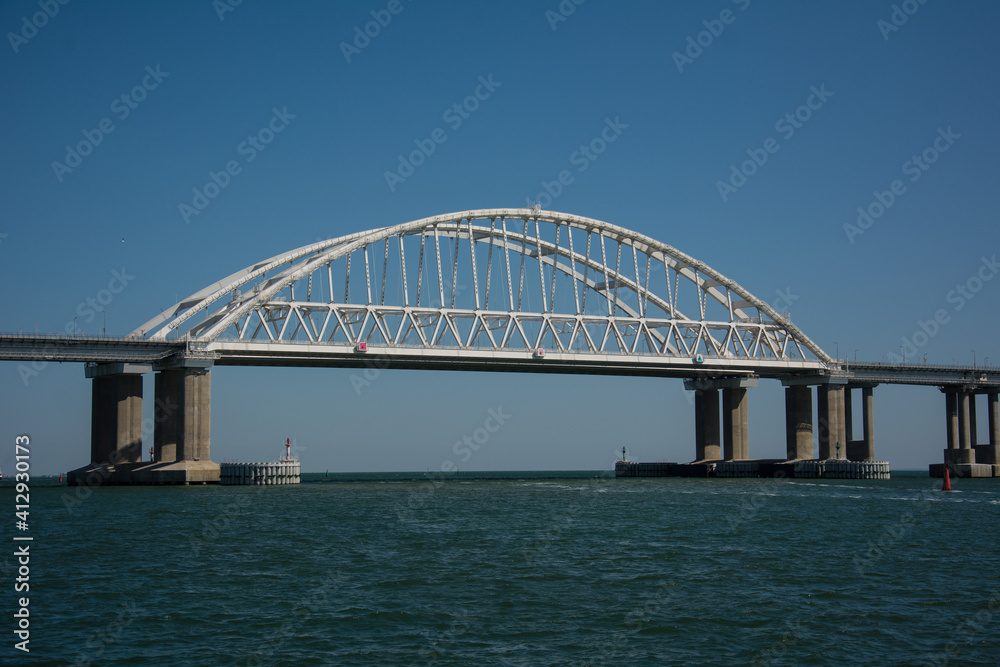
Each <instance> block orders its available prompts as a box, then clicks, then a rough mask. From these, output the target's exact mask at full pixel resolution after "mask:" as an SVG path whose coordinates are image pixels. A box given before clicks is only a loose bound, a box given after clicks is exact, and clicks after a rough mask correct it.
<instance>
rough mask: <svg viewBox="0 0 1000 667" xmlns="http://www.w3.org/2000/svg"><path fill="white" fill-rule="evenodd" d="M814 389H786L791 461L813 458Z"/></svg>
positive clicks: (787, 442) (786, 417)
mask: <svg viewBox="0 0 1000 667" xmlns="http://www.w3.org/2000/svg"><path fill="white" fill-rule="evenodd" d="M812 421H813V420H812V389H811V388H810V387H809V386H807V385H797V386H792V387H786V388H785V436H786V439H785V442H786V456H787V457H788V459H789V460H795V459H811V458H812V457H813V423H812Z"/></svg>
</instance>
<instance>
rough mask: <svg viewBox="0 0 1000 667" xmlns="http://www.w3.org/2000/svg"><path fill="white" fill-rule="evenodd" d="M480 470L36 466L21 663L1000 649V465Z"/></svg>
mask: <svg viewBox="0 0 1000 667" xmlns="http://www.w3.org/2000/svg"><path fill="white" fill-rule="evenodd" d="M557 475H558V474H557ZM592 475H593V474H592ZM462 476H463V478H464V479H461V480H459V481H449V482H447V483H443V484H433V483H431V482H428V481H396V480H392V481H377V480H375V479H372V478H367V481H343V480H344V479H345V476H331V478H330V479H336V480H338V481H336V482H327V481H326V478H325V477H324V475H322V474H320V475H309V476H306V479H307V480H312V481H311V482H310V483H303V484H302V485H299V486H287V487H264V488H259V487H258V488H250V487H189V488H171V487H159V488H154V487H150V488H107V489H97V490H95V491H93V493H92V494H91V495H89V496H87V497H84V498H78V497H77V491H76V490H74V489H67V488H65V487H63V486H59V485H56V484H55V483H54V481H53V482H49V483H48V484H49V485H48V486H46V485H45V484H46V482H44V481H41V480H35V481H34V482H33V488H32V494H31V505H32V509H31V512H32V514H31V517H32V523H31V531H30V532H31V535H33V536H34V542H33V543H32V546H31V550H32V560H31V583H30V585H31V591H30V610H31V643H30V647H31V654H30V655H25V654H23V653H20V652H18V651H15V650H14V648H13V644H14V641H16V640H15V638H14V637H13V632H12V631H13V628H14V622H13V619H12V616H11V614H12V612H13V610H14V609H15V602H14V597H15V595H14V593H13V590H12V589H13V576H14V575H13V574H12V572H11V571H10V570H8V571H6V572H4V573H3V589H4V591H5V592H4V595H3V598H2V600H3V608H4V611H3V614H2V617H3V618H5V619H7V620H6V621H4V623H6V624H7V626H8V627H7V628H4V629H3V633H2V634H0V636H3V637H4V638H5V639H4V642H3V645H2V646H0V662H2V664H52V665H64V664H89V665H264V664H268V665H278V664H280V665H323V664H343V665H429V664H452V665H465V664H477V665H580V664H593V665H663V664H678V665H681V664H686V665H719V664H730V665H845V664H854V665H885V664H892V665H945V664H950V665H997V664H1000V480H959V481H956V483H955V489H956V490H955V492H953V493H951V494H943V493H941V492H940V491H938V490H937V489H938V488H939V486H940V481H939V480H930V479H928V478H927V477H926V475H916V474H911V475H909V476H907V475H900V474H898V473H897V474H896V475H895V477H894V479H892V480H889V481H872V482H861V481H853V480H842V481H834V480H831V481H809V480H799V481H794V480H792V481H782V480H736V479H734V480H688V479H647V480H643V479H622V480H615V479H594V478H593V477H591V478H589V479H581V478H573V477H574V474H569V473H564V474H562V478H557V479H541V478H539V477H547V476H550V475H530V474H521V475H520V476H521V477H523V479H497V478H496V477H498V475H496V474H493V475H492V476H493V477H494V479H468V478H471V477H473V476H474V474H473V473H462ZM575 476H576V477H579V476H580V474H576V475H575ZM355 477H357V476H355ZM379 477H383V478H385V477H389V476H379ZM405 477H409V478H414V477H419V475H416V476H414V475H408V476H407V475H402V476H397V480H398V479H399V478H405ZM81 495H86V494H85V493H83V494H81ZM0 501H2V502H0V506H2V507H8V508H10V514H11V515H13V504H14V498H13V489H11V488H10V486H9V482H8V480H5V481H4V482H3V485H2V487H0ZM9 518H10V520H9V521H6V520H5V521H4V525H5V528H4V530H3V533H2V536H3V540H4V543H5V544H6V545H8V546H7V547H6V548H5V549H4V552H3V553H4V555H5V556H6V564H7V565H8V566H9V565H11V564H12V560H13V559H12V558H11V557H10V554H11V553H12V552H13V548H12V547H11V546H10V545H13V544H14V543H13V542H12V541H11V535H12V533H13V528H12V525H13V516H10V517H9ZM3 565H4V560H3V558H0V568H2V566H3Z"/></svg>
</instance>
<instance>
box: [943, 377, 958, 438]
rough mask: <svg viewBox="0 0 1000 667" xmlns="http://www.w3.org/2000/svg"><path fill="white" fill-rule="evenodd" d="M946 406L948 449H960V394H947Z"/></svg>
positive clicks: (951, 392)
mask: <svg viewBox="0 0 1000 667" xmlns="http://www.w3.org/2000/svg"><path fill="white" fill-rule="evenodd" d="M944 404H945V416H946V418H947V421H948V449H958V394H956V393H955V392H953V391H948V392H945V395H944Z"/></svg>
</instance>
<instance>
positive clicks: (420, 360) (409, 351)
mask: <svg viewBox="0 0 1000 667" xmlns="http://www.w3.org/2000/svg"><path fill="white" fill-rule="evenodd" d="M186 359H199V360H202V361H203V363H202V364H201V365H205V366H211V365H216V366H279V367H280V366H288V367H292V366H297V367H302V366H306V367H339V368H365V367H367V366H372V365H376V364H377V365H379V366H380V367H382V366H384V365H385V364H388V365H390V366H391V367H392V368H398V369H414V370H466V371H495V372H528V373H570V374H573V373H575V374H587V375H643V376H655V377H674V378H686V379H691V378H713V377H731V376H755V377H759V378H769V379H779V380H781V379H785V380H789V379H792V378H795V377H803V378H810V377H813V376H832V377H840V378H843V379H844V381H845V382H847V383H850V384H857V385H861V384H869V383H874V384H907V385H927V386H939V387H942V388H945V387H962V386H968V387H974V388H976V389H977V390H980V391H988V390H989V389H990V388H992V389H993V390H998V389H1000V368H992V367H991V368H984V367H982V366H929V365H927V364H882V363H872V362H861V363H849V362H845V363H843V364H841V365H839V366H830V365H829V364H825V363H822V362H820V361H813V360H794V361H785V360H779V359H766V360H759V359H741V358H735V357H729V358H715V357H704V358H703V361H702V362H701V363H695V361H694V360H693V359H691V358H688V357H663V356H659V355H642V354H637V355H621V354H590V353H581V352H562V353H560V352H558V351H552V350H548V351H546V352H545V354H544V356H543V357H541V358H539V357H538V356H536V355H535V354H533V353H532V352H531V351H523V352H515V351H506V350H505V351H491V350H485V349H484V350H482V351H481V352H480V353H478V354H474V355H473V353H472V351H470V350H463V351H462V352H461V353H458V350H457V349H455V350H452V349H448V348H435V349H421V348H417V347H409V346H398V347H394V348H380V349H373V348H369V350H368V351H367V352H366V353H358V352H357V351H356V350H355V349H354V348H352V347H349V346H344V345H317V344H315V343H311V344H310V343H295V342H283V343H274V344H270V343H255V342H248V341H240V340H227V339H217V340H216V341H213V342H211V343H203V342H198V341H186V340H173V339H171V340H151V339H147V338H137V337H123V336H85V335H77V336H71V335H62V334H23V333H0V360H3V361H43V362H82V363H87V364H107V363H132V364H151V365H152V366H154V367H164V368H168V367H173V366H177V365H184V361H183V360H186ZM151 370H153V369H151Z"/></svg>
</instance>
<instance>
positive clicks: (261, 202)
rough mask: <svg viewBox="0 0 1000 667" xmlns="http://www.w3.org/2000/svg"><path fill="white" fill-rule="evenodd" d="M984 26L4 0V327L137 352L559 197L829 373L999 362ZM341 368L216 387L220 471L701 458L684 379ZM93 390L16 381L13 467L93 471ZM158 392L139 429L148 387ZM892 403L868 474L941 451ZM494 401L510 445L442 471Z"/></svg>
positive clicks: (264, 372) (707, 12)
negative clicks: (199, 324) (615, 132)
mask: <svg viewBox="0 0 1000 667" xmlns="http://www.w3.org/2000/svg"><path fill="white" fill-rule="evenodd" d="M998 21H1000V5H997V4H996V3H990V2H949V3H945V2H935V1H929V2H924V3H919V2H917V1H916V0H908V1H907V2H902V3H891V2H872V1H870V0H866V1H863V2H862V1H858V0H848V1H844V2H837V3H829V2H827V3H818V2H809V3H803V2H762V1H760V0H734V1H730V0H715V1H712V2H700V3H693V2H687V3H662V2H627V3H623V2H619V3H613V2H599V1H598V0H586V1H585V2H581V1H580V0H575V1H574V0H562V2H557V1H556V0H549V1H540V2H523V1H509V2H494V3H486V2H464V3H434V2H429V1H422V0H412V1H411V0H391V1H390V0H385V1H382V0H379V1H376V2H336V3H333V2H331V3H320V2H265V1H263V0H247V1H245V2H242V3H237V2H235V0H217V1H215V2H212V1H210V0H201V1H198V2H169V3H167V2H157V3H153V2H144V3H132V2H103V3H84V2H68V3H67V4H59V3H58V2H57V1H56V0H49V1H48V2H47V1H46V0H40V1H39V0H35V1H33V2H29V1H22V0H14V1H5V2H3V3H0V28H2V31H3V33H4V34H5V40H4V41H5V44H3V45H2V46H0V90H3V99H4V103H3V107H2V108H3V111H2V114H3V116H2V118H3V122H2V123H0V137H2V142H3V150H2V152H0V192H2V201H3V214H2V216H0V276H2V277H3V284H4V285H5V287H6V289H5V290H4V301H5V305H6V307H5V308H4V309H3V311H2V316H0V317H2V322H0V330H3V331H8V332H17V331H25V332H29V331H35V330H37V331H39V332H65V331H69V332H73V331H74V330H75V331H77V332H83V333H87V334H95V333H99V332H101V331H106V332H107V333H108V334H109V335H125V334H128V333H129V332H130V331H132V330H133V329H135V328H137V327H139V326H140V325H141V324H143V323H144V322H146V321H147V320H148V319H150V318H151V317H153V316H154V315H156V314H158V313H159V312H160V311H161V309H164V308H167V307H169V306H170V305H172V304H173V303H175V302H176V301H177V300H179V299H181V298H183V297H185V296H187V295H188V294H191V293H194V292H196V291H198V290H200V289H201V288H203V287H205V286H206V285H209V284H211V283H213V282H215V281H216V280H218V279H220V278H223V277H225V276H227V275H229V274H230V273H233V272H234V271H237V270H239V269H241V268H243V267H245V266H248V265H250V264H253V263H255V262H257V261H258V260H261V259H265V258H268V257H271V256H273V255H276V254H278V253H280V252H283V251H286V250H291V249H293V248H297V247H299V246H302V245H306V244H308V243H312V242H314V241H316V240H318V239H325V238H331V237H336V236H340V235H344V234H348V233H352V232H358V231H363V230H366V229H373V228H376V227H382V226H386V225H392V224H397V223H402V222H407V221H410V220H416V219H419V218H423V217H427V216H431V215H437V214H442V213H448V212H453V211H463V210H467V209H479V208H499V207H519V206H525V205H527V204H528V203H529V202H531V201H533V200H535V199H536V198H541V199H542V201H543V203H545V204H546V206H545V208H547V209H550V210H555V211H561V212H565V213H571V214H576V215H581V216H586V217H590V218H596V219H599V220H603V221H606V222H609V223H612V224H616V225H620V226H623V227H626V228H629V229H633V230H635V231H638V232H640V233H643V234H646V235H649V236H651V237H653V238H655V239H658V240H660V241H663V242H665V243H668V244H670V245H672V246H674V247H675V248H677V249H679V250H681V251H682V252H685V253H687V254H689V255H692V256H694V257H696V258H697V259H699V260H701V261H703V262H705V263H707V264H708V265H709V266H711V267H712V268H714V269H716V270H718V271H719V272H721V273H723V274H724V275H726V276H728V277H730V278H732V279H734V280H736V281H737V282H739V283H740V284H741V285H742V286H743V287H745V288H746V289H748V290H749V291H751V292H752V293H753V294H755V295H757V296H758V297H760V298H761V299H763V300H765V301H767V302H769V303H771V304H772V305H776V307H777V309H778V310H779V311H782V312H789V313H790V316H791V319H792V321H793V322H795V323H796V324H797V325H798V326H799V327H800V328H801V329H802V330H803V331H804V332H805V333H806V334H807V335H808V336H809V337H810V338H811V339H812V340H814V341H815V342H816V343H817V344H819V345H820V346H821V347H822V348H823V349H824V350H826V351H827V352H828V353H829V354H831V355H833V356H839V357H841V358H845V357H848V358H850V359H851V360H853V359H854V358H857V359H858V360H859V361H860V360H867V361H881V360H892V357H890V356H889V355H900V354H901V353H902V352H906V354H907V361H908V362H913V361H919V362H921V363H923V362H924V360H925V359H926V361H927V363H944V364H951V363H959V364H969V365H971V364H973V363H976V364H979V365H982V364H984V363H989V364H990V365H997V364H1000V349H998V348H997V346H996V345H995V341H996V339H997V329H998V324H1000V316H998V310H997V303H998V298H1000V280H992V278H994V277H995V275H996V273H997V272H998V271H1000V266H998V265H997V264H996V260H995V258H996V255H997V253H998V251H1000V234H998V232H997V225H996V222H997V206H996V198H995V194H994V193H995V175H996V160H997V156H998V155H1000V125H998V123H997V122H996V119H997V118H1000V99H998V95H1000V93H998V86H997V85H996V84H997V78H998V73H1000V41H998V40H997V39H996V33H995V26H996V25H997V23H998ZM366 31H367V34H366ZM477 91H479V96H480V99H479V104H478V105H477V106H476V108H475V110H474V111H471V112H466V113H465V114H463V115H461V116H459V115H458V114H457V113H456V112H454V105H456V104H462V103H463V102H464V101H465V100H466V98H468V97H469V96H470V95H473V96H474V95H475V94H476V92H477ZM607 123H615V124H616V125H617V127H619V128H620V134H619V136H617V138H616V140H615V141H614V142H612V143H609V144H608V145H607V147H606V150H604V152H602V153H601V154H600V155H595V156H594V159H592V160H590V159H588V160H586V164H585V166H586V168H585V169H582V168H581V167H583V166H584V164H583V163H581V162H580V161H579V159H578V158H577V160H576V161H574V160H573V156H574V153H575V152H577V151H578V150H579V149H580V147H581V146H585V145H588V144H590V142H591V141H592V140H593V139H594V138H595V137H598V136H599V135H600V132H601V130H602V128H604V127H605V126H606V124H607ZM265 128H271V130H272V131H271V132H263V133H262V132H261V130H263V129H265ZM438 129H440V130H442V131H443V135H444V136H445V137H446V139H445V140H444V141H443V142H439V143H436V146H435V149H434V151H433V153H431V154H429V155H427V156H426V159H425V160H424V162H423V164H421V165H419V166H418V167H416V168H415V169H413V173H412V174H411V173H408V170H404V171H403V172H401V171H400V169H399V167H400V156H401V155H408V154H409V153H410V152H412V151H413V150H414V149H415V146H418V145H420V142H423V145H426V141H427V139H428V138H429V137H432V136H433V133H434V132H435V130H438ZM438 136H439V137H440V136H442V135H441V134H439V135H438ZM265 140H266V141H265ZM227 170H228V171H227ZM563 170H569V171H570V172H571V174H572V175H573V181H572V183H571V184H569V185H567V186H565V187H564V188H563V190H562V192H559V193H558V196H555V197H548V198H547V199H546V198H545V197H540V196H539V195H540V193H545V192H546V188H545V184H546V183H551V182H552V181H553V180H554V179H556V178H557V176H558V174H559V173H560V172H561V171H563ZM404 172H406V173H404ZM213 174H214V175H215V179H216V182H217V183H220V184H221V183H225V185H224V186H223V187H220V188H218V191H217V192H216V190H214V189H211V188H210V190H211V191H212V192H213V193H214V194H215V196H214V197H212V198H210V199H209V198H203V199H202V198H200V197H201V196H202V195H200V194H199V193H203V191H204V189H205V185H206V184H207V183H210V182H211V181H212V175H213ZM393 174H395V175H393ZM400 174H403V176H401V175H400ZM404 176H405V177H404ZM550 189H551V188H550ZM935 318H936V319H937V326H934V324H932V323H931V321H932V320H935ZM901 347H902V348H903V349H902V350H901ZM357 373H358V371H356V370H351V369H301V368H298V369H293V368H240V367H219V368H216V369H215V370H213V372H212V399H213V403H212V434H211V438H212V440H211V448H212V458H213V460H215V461H222V460H273V459H276V458H277V457H278V456H279V455H280V454H281V453H283V450H284V448H283V446H282V443H283V442H284V440H285V438H286V437H287V438H291V439H292V440H293V441H294V442H295V446H296V453H297V454H298V456H299V458H300V459H301V460H302V462H303V469H304V470H307V471H324V470H329V471H331V472H355V471H421V472H423V471H425V470H439V469H441V466H442V465H443V464H444V463H445V462H446V461H453V462H454V463H455V464H457V466H458V467H460V468H461V469H462V470H596V469H610V468H611V467H612V466H613V463H614V460H615V457H616V456H620V454H621V448H622V446H626V447H627V448H628V453H629V457H630V458H632V459H635V460H671V461H686V460H691V459H692V458H694V408H693V398H692V397H691V395H690V394H689V393H687V392H685V391H684V389H683V386H682V382H681V380H676V379H650V378H633V377H586V376H582V377H581V376H559V375H530V374H494V373H465V372H462V373H460V372H444V371H440V372H429V371H404V370H395V371H393V370H385V371H381V372H380V373H379V374H378V375H377V376H376V377H373V378H369V379H370V383H369V384H364V385H361V386H360V390H359V389H358V388H359V384H358V383H357V382H356V381H354V382H352V374H354V375H355V377H356V374H357ZM90 383H91V381H90V380H88V379H86V378H85V377H84V372H83V366H82V364H79V363H73V364H54V363H52V364H47V365H39V364H36V365H34V366H33V365H31V364H24V363H18V362H0V443H5V444H0V467H2V468H3V469H4V471H10V470H12V469H13V463H14V439H15V436H17V435H19V434H28V435H30V437H31V439H32V442H33V444H34V449H33V454H32V465H33V471H34V472H35V473H36V474H58V473H59V472H65V471H67V470H70V469H73V468H77V467H79V466H81V465H84V464H86V463H87V461H88V459H89V438H90V392H91V388H90ZM145 395H146V397H147V400H146V401H145V410H146V413H147V417H150V416H151V415H152V403H153V401H152V400H150V399H151V397H152V378H151V377H149V376H146V378H145ZM749 401H750V404H749V411H750V452H751V455H752V456H754V457H779V456H781V455H782V454H783V452H784V442H785V440H784V402H783V389H782V387H781V385H780V383H778V382H777V381H773V380H762V381H761V382H760V386H759V387H757V388H755V389H752V390H751V391H750V398H749ZM980 401H981V404H980V409H979V416H980V426H979V433H980V434H981V435H980V439H981V440H982V439H984V438H985V433H986V410H985V401H984V399H983V398H982V397H981V398H980ZM875 408H876V417H875V429H876V432H875V448H876V455H877V457H878V458H880V459H884V460H888V461H890V463H891V464H892V466H893V468H895V469H903V468H918V469H926V465H927V464H928V463H931V462H936V461H938V460H940V458H941V450H942V449H943V448H944V447H945V418H944V414H945V408H944V396H943V395H942V394H941V393H940V392H939V391H938V390H937V389H935V388H933V387H901V386H880V387H878V388H877V389H876V390H875ZM491 410H493V411H500V413H502V414H504V415H507V417H505V418H504V420H503V422H504V423H503V425H502V426H501V428H499V429H498V430H497V431H496V432H495V433H493V434H491V435H490V436H489V439H488V441H486V442H485V443H483V444H482V445H481V447H480V449H479V450H477V451H473V452H468V451H466V450H463V449H461V448H456V446H455V445H456V443H459V442H462V441H463V438H464V437H466V436H470V435H472V434H474V433H475V432H476V430H477V429H479V428H481V427H482V426H483V425H484V423H485V422H486V420H487V419H488V418H489V417H490V414H491V413H490V411H491ZM856 414H858V416H859V419H860V411H859V410H856ZM857 429H858V431H857V432H858V433H859V432H860V423H858V424H857ZM145 437H146V439H147V443H146V445H145V447H144V451H148V448H149V446H150V445H151V444H152V433H151V432H146V434H145ZM459 452H461V453H459Z"/></svg>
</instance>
